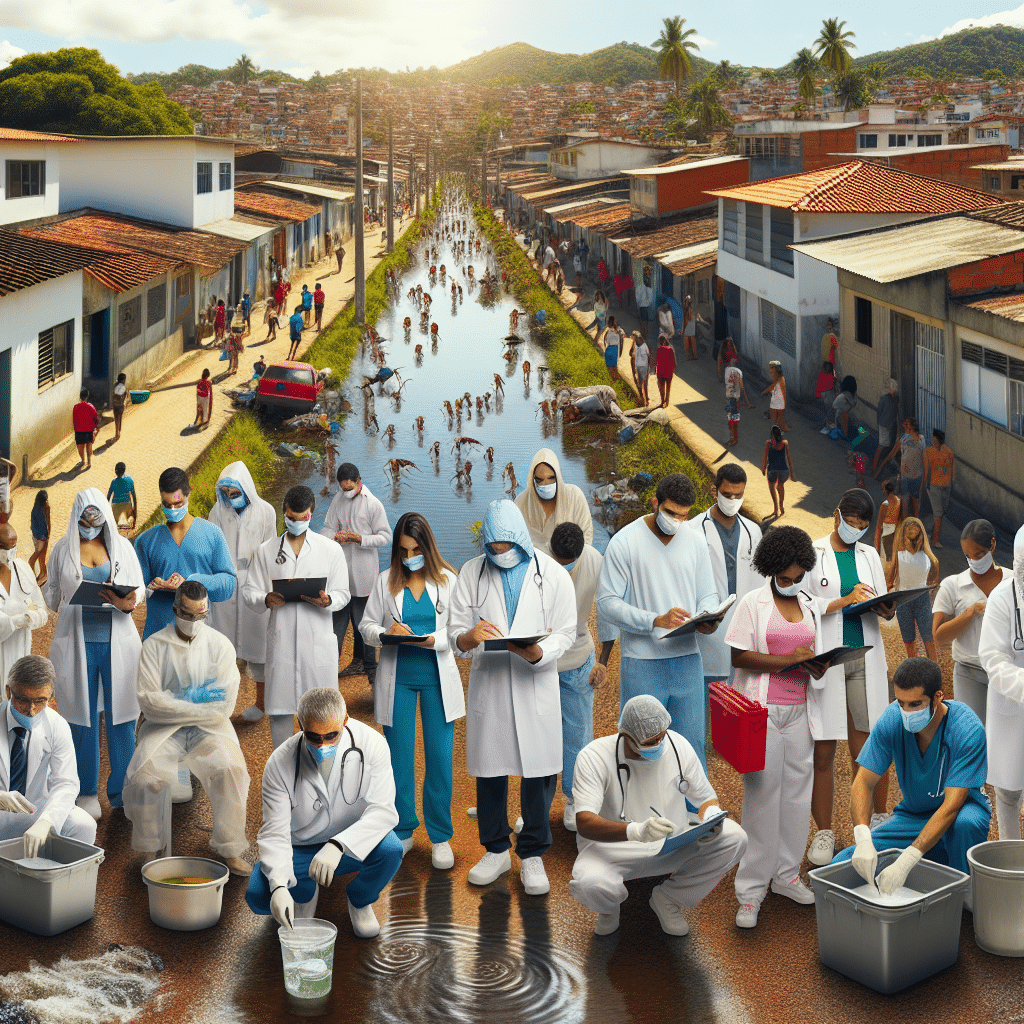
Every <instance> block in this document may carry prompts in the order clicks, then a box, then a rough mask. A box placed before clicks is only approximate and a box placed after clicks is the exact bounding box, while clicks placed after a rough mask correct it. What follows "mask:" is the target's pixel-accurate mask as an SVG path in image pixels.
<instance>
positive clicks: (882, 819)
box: [868, 811, 892, 832]
mask: <svg viewBox="0 0 1024 1024" xmlns="http://www.w3.org/2000/svg"><path fill="white" fill-rule="evenodd" d="M891 817H892V815H891V814H890V813H889V812H888V811H883V812H882V813H880V814H872V815H871V823H870V825H869V826H868V828H870V829H871V831H872V832H874V830H875V829H876V828H878V826H879V825H884V824H885V823H886V822H887V821H888V820H889V819H890V818H891Z"/></svg>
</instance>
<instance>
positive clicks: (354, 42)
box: [0, 0, 714, 75]
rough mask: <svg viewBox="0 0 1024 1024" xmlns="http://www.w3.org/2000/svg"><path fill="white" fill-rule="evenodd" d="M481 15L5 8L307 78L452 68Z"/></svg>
mask: <svg viewBox="0 0 1024 1024" xmlns="http://www.w3.org/2000/svg"><path fill="white" fill-rule="evenodd" d="M478 15H479V5H478V4H475V3H472V2H471V0H448V3H446V4H445V6H444V11H443V15H442V14H438V13H437V12H432V11H430V10H429V9H427V8H424V5H423V4H422V3H421V2H419V0H390V2H388V3H373V4H371V3H343V4H336V5H331V4H324V5H319V4H313V3H311V2H309V0H263V2H261V3H258V4H257V3H246V2H244V0H151V2H150V3H148V4H147V5H146V6H145V8H144V13H140V8H139V6H138V4H137V3H136V2H135V0H36V2H35V3H33V4H24V3H22V2H21V0H0V24H3V25H7V26H16V27H18V28H23V29H31V30H34V31H38V32H44V33H46V34H48V35H51V36H56V37H58V38H61V36H62V34H61V33H60V32H59V31H55V30H54V26H55V25H63V26H67V32H66V34H65V37H67V36H70V35H71V34H72V33H73V35H74V37H75V38H76V39H80V38H82V37H85V38H88V39H94V40H117V41H120V42H131V43H141V44H145V43H163V42H169V41H172V40H175V39H180V38H184V39H187V40H192V41H202V42H215V43H229V44H234V45H236V46H237V47H238V52H239V53H243V52H245V53H248V54H249V55H250V57H252V58H253V60H254V61H256V63H257V64H259V65H261V66H262V67H274V68H281V67H288V68H290V69H293V70H297V71H300V72H301V73H302V74H304V75H308V74H311V73H312V72H313V71H314V70H319V71H322V72H323V73H324V74H330V73H331V72H333V71H336V70H338V69H339V68H346V67H385V68H388V69H391V70H397V69H400V68H405V67H406V66H407V65H408V66H409V67H418V66H421V65H423V66H430V65H433V64H436V65H437V66H438V67H445V66H446V65H448V64H452V63H455V62H457V61H460V60H463V59H464V58H466V57H469V56H472V55H473V54H475V53H477V52H479V50H480V44H479V41H480V40H481V39H482V37H483V36H484V29H482V28H480V27H479V20H478ZM712 45H714V44H712ZM0 53H2V51H0ZM183 63H184V62H183ZM168 70H170V69H168Z"/></svg>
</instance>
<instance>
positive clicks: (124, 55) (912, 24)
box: [0, 0, 1024, 75]
mask: <svg viewBox="0 0 1024 1024" xmlns="http://www.w3.org/2000/svg"><path fill="white" fill-rule="evenodd" d="M1011 2H1012V0H1011ZM648 11H650V12H651V13H647V12H648ZM674 14H679V15H682V16H684V17H686V18H687V27H688V28H689V27H692V28H695V29H696V30H697V33H698V36H699V38H700V40H701V49H700V53H701V55H702V56H705V57H707V58H708V59H710V60H715V61H718V60H731V61H733V63H738V64H761V65H766V66H778V65H780V64H784V63H785V62H786V61H788V60H789V59H790V58H791V57H792V56H793V54H794V53H795V52H796V51H797V50H798V49H799V48H800V47H801V46H804V45H809V44H810V43H812V42H813V40H814V38H815V37H816V36H817V34H818V29H819V28H820V25H821V21H822V19H823V18H825V17H831V16H838V17H839V18H841V19H845V20H846V21H847V23H848V24H847V28H849V29H852V30H853V31H854V32H855V33H856V38H855V40H854V42H855V43H856V44H857V47H858V49H857V50H856V51H854V52H855V54H866V53H871V52H873V51H876V50H883V49H890V48H893V47H897V46H904V45H907V44H908V43H913V42H918V41H919V40H921V39H926V38H932V37H935V36H939V35H941V34H944V33H945V32H948V31H950V30H952V29H954V28H956V27H963V24H964V23H966V22H968V21H972V22H974V23H977V24H990V23H1000V24H1013V25H1018V26H1021V27H1024V4H1022V5H1021V6H1020V7H1019V8H1016V9H1014V8H1013V7H1012V6H1008V5H1007V3H1006V0H1002V2H999V0H996V2H991V3H986V2H984V0H978V2H974V3H967V2H963V0H961V2H951V0H933V2H931V3H929V4H927V5H924V4H922V5H918V4H907V3H893V2H892V0H887V2H876V0H869V2H864V0H860V2H857V3H852V2H843V3H834V2H833V3H828V4H825V5H822V4H811V3H808V2H803V0H790V2H787V3H779V2H771V0H769V2H767V3H765V2H750V0H737V2H734V3H731V4H724V3H719V4H716V5H712V6H710V7H709V6H708V5H703V4H702V5H689V9H688V8H687V7H686V6H677V5H665V6H664V7H663V8H662V7H658V8H657V9H656V8H655V7H654V6H653V5H651V6H645V7H644V8H643V9H642V12H638V10H637V9H636V8H632V6H631V5H628V6H627V8H626V9H622V8H620V7H619V5H612V4H610V3H608V2H607V0H601V2H599V3H597V4H590V5H587V4H583V3H580V2H578V0H576V2H572V3H567V2H565V0H518V2H516V0H512V2H508V0H502V2H495V0H441V2H436V0H435V2H434V3H433V4H427V3H423V2H422V0H386V2H380V0H374V2H372V3H366V2H351V0H335V2H333V3H331V2H330V0H326V2H324V0H148V2H147V3H146V4H145V5H140V4H139V3H138V2H137V0H33V2H31V3H28V4H26V3H25V2H24V0H0V65H2V64H3V63H5V62H6V60H9V59H10V58H11V57H12V56H17V55H18V54H19V53H20V52H21V51H35V50H50V49H56V48H58V47H60V46H82V45H84V46H92V47H96V48H97V49H99V50H100V51H101V52H102V53H103V55H104V56H105V57H106V58H107V59H108V60H110V61H111V62H112V63H114V64H116V65H117V66H118V67H119V68H120V69H121V70H122V71H124V72H128V71H130V72H140V71H173V70H175V69H177V68H178V67H180V66H181V65H183V64H193V63H194V64H207V65H210V66H214V67H224V66H226V65H228V64H231V63H233V62H234V60H235V59H236V58H237V56H238V55H239V54H240V53H242V52H247V53H249V54H250V55H251V56H252V57H253V59H254V60H255V61H256V63H257V64H259V65H260V66H261V67H273V68H279V69H282V70H285V71H288V72H290V73H293V74H300V75H309V74H311V73H312V72H313V71H314V70H320V71H322V72H324V73H325V74H326V73H330V72H332V71H335V70H337V69H339V68H344V67H356V66H364V65H365V66H382V67H386V68H389V69H392V70H396V69H400V68H404V67H406V66H409V67H413V68H415V67H417V66H420V65H422V66H424V67H429V66H430V65H432V64H436V65H437V66H439V67H445V66H447V65H449V64H452V63H455V62H456V61H459V60H462V59H464V58H465V57H469V56H472V55H474V54H476V53H480V52H481V51H483V50H488V49H492V48H493V47H496V46H502V45H505V44H507V43H512V42H517V41H523V42H527V43H530V44H532V45H534V46H538V47H540V48H542V49H546V50H555V51H559V52H571V53H586V52H588V51H590V50H595V49H600V48H601V47H603V46H607V45H609V44H611V43H614V42H618V41H621V40H625V41H627V42H640V43H644V44H650V43H651V42H653V40H654V39H655V38H657V36H658V33H659V31H660V28H661V19H662V18H663V17H666V16H669V15H674ZM482 15H483V16H482Z"/></svg>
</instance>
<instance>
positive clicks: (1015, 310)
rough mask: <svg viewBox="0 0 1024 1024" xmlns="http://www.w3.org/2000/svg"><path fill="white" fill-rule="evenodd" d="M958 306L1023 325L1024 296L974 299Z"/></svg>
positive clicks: (995, 296) (997, 296) (994, 296)
mask: <svg viewBox="0 0 1024 1024" xmlns="http://www.w3.org/2000/svg"><path fill="white" fill-rule="evenodd" d="M957 305H960V306H966V307H967V308H968V309H980V310H982V311H983V312H985V313H992V314H994V315H995V316H999V317H1002V318H1003V319H1004V320H1013V321H1015V322H1016V323H1019V324H1024V295H1021V294H1019V293H1018V294H1015V295H993V296H991V297H990V298H987V299H975V300H974V301H973V302H960V303H957Z"/></svg>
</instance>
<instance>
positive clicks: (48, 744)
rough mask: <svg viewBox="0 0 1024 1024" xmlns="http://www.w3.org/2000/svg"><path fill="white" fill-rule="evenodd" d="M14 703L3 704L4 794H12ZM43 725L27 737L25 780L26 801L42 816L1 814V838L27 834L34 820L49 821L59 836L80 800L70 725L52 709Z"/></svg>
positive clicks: (0, 770)
mask: <svg viewBox="0 0 1024 1024" xmlns="http://www.w3.org/2000/svg"><path fill="white" fill-rule="evenodd" d="M9 706H10V701H6V700H5V701H4V702H3V703H2V704H0V791H3V792H10V788H11V749H10V743H9V735H10V734H9V724H11V723H13V722H14V719H13V717H12V716H11V715H10V710H9ZM40 717H41V718H42V721H41V722H40V723H39V725H37V726H35V727H34V728H33V729H31V730H30V731H29V732H27V733H26V734H25V743H26V746H27V750H26V753H27V754H28V774H27V775H26V777H25V799H26V800H28V802H29V803H31V804H33V805H34V806H35V808H36V811H37V812H38V813H37V814H36V815H35V816H34V817H33V816H29V815H27V814H15V813H14V812H13V811H0V835H4V836H6V835H10V834H12V833H13V834H17V835H21V834H23V833H24V828H21V829H20V830H19V828H18V826H19V825H20V824H21V823H22V822H23V823H24V825H25V826H28V825H30V824H32V822H33V820H36V819H38V818H45V819H46V820H47V821H48V822H49V823H50V824H51V825H52V826H53V830H54V831H55V832H58V833H59V832H60V830H61V829H62V828H63V827H64V823H65V821H67V817H68V815H69V814H70V813H71V809H72V808H73V807H74V806H75V800H76V799H77V798H78V791H79V783H78V762H77V761H76V760H75V748H74V745H73V744H72V742H71V729H70V728H68V723H67V722H65V721H64V719H63V718H61V716H60V715H58V714H57V712H56V711H54V710H53V709H52V708H43V710H42V711H41V712H40Z"/></svg>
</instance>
